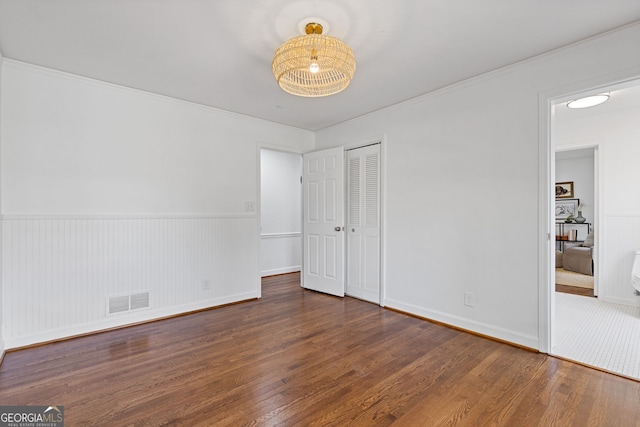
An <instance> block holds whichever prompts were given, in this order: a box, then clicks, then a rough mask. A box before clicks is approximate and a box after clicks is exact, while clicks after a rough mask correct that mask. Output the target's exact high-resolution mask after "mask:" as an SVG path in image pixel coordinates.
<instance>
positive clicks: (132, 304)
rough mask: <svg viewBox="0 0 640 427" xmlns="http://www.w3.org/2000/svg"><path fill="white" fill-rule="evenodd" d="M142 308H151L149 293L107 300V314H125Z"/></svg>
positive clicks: (119, 296) (120, 296) (114, 297)
mask: <svg viewBox="0 0 640 427" xmlns="http://www.w3.org/2000/svg"><path fill="white" fill-rule="evenodd" d="M141 308H149V292H141V293H137V294H129V295H118V296H113V297H109V298H107V314H117V313H124V312H126V311H132V310H139V309H141Z"/></svg>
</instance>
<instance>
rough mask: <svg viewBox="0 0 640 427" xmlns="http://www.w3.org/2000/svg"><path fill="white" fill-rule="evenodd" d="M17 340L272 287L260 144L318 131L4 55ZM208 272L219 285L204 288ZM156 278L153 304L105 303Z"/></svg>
mask: <svg viewBox="0 0 640 427" xmlns="http://www.w3.org/2000/svg"><path fill="white" fill-rule="evenodd" d="M2 72H3V74H2V98H1V100H2V110H1V114H2V115H1V120H2V123H3V127H2V134H1V139H2V146H1V149H2V158H1V165H0V168H1V169H0V170H1V179H2V183H1V184H2V186H1V196H2V200H1V202H2V214H3V221H2V222H3V231H4V235H3V239H2V245H3V251H4V259H3V272H2V275H3V286H4V301H3V322H4V334H5V335H4V338H5V342H6V345H7V348H11V347H16V346H22V345H27V344H31V343H34V342H40V341H45V340H49V339H55V338H60V337H64V336H68V335H73V334H77V333H84V332H87V331H92V330H97V329H101V328H104V327H112V326H114V325H122V324H127V323H130V322H134V321H140V320H146V319H151V318H156V317H158V316H164V315H169V314H174V313H179V312H184V311H188V310H194V309H198V308H203V307H210V306H214V305H218V304H221V303H226V302H230V301H236V300H241V299H246V298H253V297H256V296H259V295H260V288H259V286H260V283H259V275H260V266H259V265H258V259H259V239H258V235H259V231H258V218H257V215H256V214H255V212H245V202H246V201H250V202H253V203H257V197H258V188H257V185H258V176H257V171H258V164H257V159H258V153H257V150H258V146H259V144H263V143H269V144H278V145H281V146H285V147H291V148H292V149H295V150H298V151H303V150H308V149H310V148H311V147H312V146H313V134H312V133H311V132H307V131H303V130H300V129H294V128H290V127H287V126H282V125H278V124H274V123H269V122H265V121H261V120H257V119H252V118H249V117H244V116H240V115H237V114H232V113H227V112H223V111H220V110H216V109H212V108H207V107H203V106H199V105H195V104H191V103H186V102H182V101H178V100H174V99H171V98H167V97H162V96H157V95H153V94H149V93H145V92H140V91H136V90H131V89H127V88H123V87H119V86H115V85H111V84H105V83H101V82H98V81H94V80H90V79H86V78H82V77H78V76H73V75H69V74H64V73H59V72H55V71H52V70H47V69H43V68H39V67H35V66H30V65H26V64H23V63H19V62H16V61H12V60H5V61H4V62H3V65H2ZM205 282H208V287H209V289H204V288H205V287H207V286H206V284H205ZM141 290H148V291H150V292H151V301H152V304H151V308H150V309H149V310H143V311H140V312H136V313H129V314H123V315H118V316H107V315H106V314H105V300H106V298H107V297H108V296H111V295H115V294H123V293H130V292H138V291H141Z"/></svg>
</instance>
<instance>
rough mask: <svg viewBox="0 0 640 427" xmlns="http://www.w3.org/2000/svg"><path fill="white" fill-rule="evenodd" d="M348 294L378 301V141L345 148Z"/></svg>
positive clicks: (377, 302)
mask: <svg viewBox="0 0 640 427" xmlns="http://www.w3.org/2000/svg"><path fill="white" fill-rule="evenodd" d="M346 235H347V284H346V288H347V289H346V291H347V294H348V295H351V296H354V297H356V298H361V299H364V300H366V301H371V302H374V303H376V304H379V303H380V145H379V144H376V145H371V146H368V147H362V148H358V149H355V150H350V151H347V227H346Z"/></svg>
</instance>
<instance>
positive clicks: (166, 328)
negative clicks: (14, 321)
mask: <svg viewBox="0 0 640 427" xmlns="http://www.w3.org/2000/svg"><path fill="white" fill-rule="evenodd" d="M639 402H640V383H638V382H635V381H631V380H627V379H624V378H620V377H617V376H614V375H610V374H606V373H603V372H599V371H596V370H593V369H589V368H586V367H583V366H580V365H576V364H573V363H570V362H567V361H563V360H559V359H556V358H553V357H549V356H546V355H543V354H539V353H535V352H531V351H527V350H523V349H520V348H516V347H513V346H510V345H507V344H501V343H498V342H494V341H491V340H488V339H485V338H481V337H477V336H473V335H471V334H467V333H464V332H460V331H457V330H454V329H450V328H447V327H444V326H441V325H437V324H432V323H430V322H427V321H423V320H420V319H416V318H413V317H410V316H407V315H404V314H401V313H397V312H394V311H390V310H385V309H382V308H380V307H378V306H376V305H374V304H369V303H366V302H363V301H359V300H356V299H352V298H343V299H340V298H335V297H331V296H328V295H323V294H319V293H315V292H311V291H306V290H303V289H301V288H300V287H299V275H298V274H288V275H282V276H275V277H271V278H267V279H265V280H264V281H263V298H262V299H260V300H257V301H250V302H246V303H242V304H237V305H231V306H227V307H222V308H219V309H216V310H210V311H205V312H200V313H196V314H192V315H188V316H183V317H178V318H174V319H169V320H163V321H158V322H154V323H149V324H145V325H139V326H134V327H130V328H126V329H121V330H117V331H111V332H105V333H102V334H96V335H92V336H88V337H82V338H77V339H73V340H69V341H65V342H60V343H55V344H49V345H45V346H40V347H34V348H30V349H26V350H20V351H15V352H10V353H8V354H7V355H6V357H5V360H4V363H3V364H2V366H1V367H0V405H54V404H55V405H64V407H65V417H66V425H68V426H92V425H108V426H160V425H175V426H250V425H256V426H263V425H264V426H267V425H282V426H327V425H331V426H385V425H392V424H393V425H394V426H396V425H397V426H452V425H460V426H489V425H491V426H518V427H521V426H580V427H583V426H618V427H624V426H638V425H640V405H639Z"/></svg>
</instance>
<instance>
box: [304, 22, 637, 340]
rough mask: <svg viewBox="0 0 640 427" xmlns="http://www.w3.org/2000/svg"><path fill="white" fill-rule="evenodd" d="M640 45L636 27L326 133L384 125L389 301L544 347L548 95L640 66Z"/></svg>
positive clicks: (325, 141)
mask: <svg viewBox="0 0 640 427" xmlns="http://www.w3.org/2000/svg"><path fill="white" fill-rule="evenodd" d="M639 44H640V25H636V26H633V27H628V28H626V29H622V30H620V31H618V32H613V33H609V34H606V35H603V36H601V37H599V38H595V39H592V40H589V41H586V42H584V43H582V44H580V45H576V46H573V47H569V48H566V49H563V50H559V51H556V52H552V53H550V54H548V55H545V56H542V57H539V58H536V59H533V60H530V61H526V62H523V63H521V64H518V65H516V66H512V67H508V68H506V69H503V70H499V71H497V72H494V73H489V74H487V75H484V76H480V77H479V78H475V79H471V80H469V81H466V82H463V83H461V84H458V85H454V86H452V87H450V88H447V89H444V90H441V91H438V92H436V93H432V94H428V95H425V96H423V97H420V98H417V99H414V100H412V101H409V102H406V103H403V104H400V105H397V106H394V107H390V108H387V109H384V110H381V111H379V112H376V113H373V114H370V115H368V116H365V117H362V118H358V119H355V120H351V121H348V122H346V123H343V124H340V125H337V126H333V127H330V128H327V129H324V130H321V131H319V132H317V134H316V145H317V148H318V149H320V148H327V147H331V146H336V145H343V144H349V143H350V142H352V141H358V140H363V139H366V138H367V137H369V136H371V135H381V134H385V135H386V171H385V175H384V176H385V177H386V179H385V183H384V188H385V192H386V194H385V205H384V218H385V226H384V229H385V236H384V240H385V242H386V247H385V253H386V258H385V259H384V263H385V268H384V271H385V272H386V273H385V277H384V283H385V297H384V304H385V305H387V306H390V307H394V308H398V309H400V310H404V311H408V312H411V313H414V314H417V315H421V316H425V317H428V318H432V319H435V320H438V321H442V322H445V323H448V324H452V325H456V326H459V327H463V328H467V329H470V330H473V331H476V332H479V333H483V334H488V335H491V336H494V337H497V338H500V339H504V340H507V341H511V342H514V343H518V344H522V345H525V346H530V347H533V348H540V347H543V346H544V344H543V343H542V342H541V341H540V340H541V339H542V338H540V337H539V330H538V327H539V308H538V306H539V292H540V289H539V283H541V282H543V281H542V280H540V279H539V262H542V261H539V244H541V243H540V241H541V239H542V238H541V234H542V233H546V230H543V231H541V230H539V214H540V212H541V211H542V210H543V209H546V206H545V207H541V206H540V202H539V194H538V191H539V186H540V185H541V183H543V182H546V180H547V179H548V178H547V177H546V176H540V175H541V173H540V169H539V164H538V155H539V150H540V145H539V144H540V143H539V124H540V123H539V106H538V98H539V94H540V93H543V92H546V91H549V90H551V89H554V88H559V87H563V86H567V85H570V84H574V83H575V82H579V81H586V80H589V79H593V78H595V77H598V76H605V75H609V74H612V73H618V75H619V74H621V71H624V70H633V69H635V70H637V69H639V67H640V51H638V49H637V47H638V45H639ZM634 67H635V68H634ZM630 72H631V71H630ZM425 78H428V76H426V77H425ZM543 185H544V184H543ZM465 292H472V293H474V294H475V296H476V302H475V307H467V306H465V305H464V293H465Z"/></svg>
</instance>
